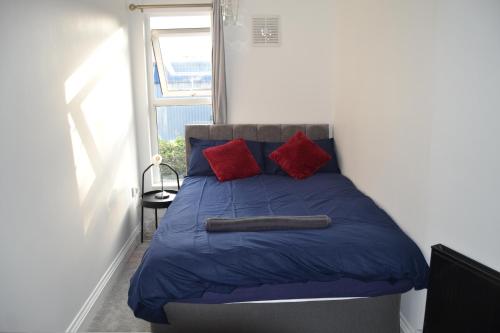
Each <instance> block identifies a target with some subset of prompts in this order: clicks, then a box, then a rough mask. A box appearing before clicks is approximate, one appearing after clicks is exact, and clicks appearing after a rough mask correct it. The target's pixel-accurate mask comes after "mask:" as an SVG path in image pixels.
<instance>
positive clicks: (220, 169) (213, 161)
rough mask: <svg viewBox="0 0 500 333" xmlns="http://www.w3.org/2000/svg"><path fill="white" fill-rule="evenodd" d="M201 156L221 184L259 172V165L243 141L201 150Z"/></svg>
mask: <svg viewBox="0 0 500 333" xmlns="http://www.w3.org/2000/svg"><path fill="white" fill-rule="evenodd" d="M203 155H204V156H205V158H206V159H207V161H208V164H210V167H211V168H212V170H213V172H214V173H215V176H216V177H217V179H218V180H219V181H221V182H223V181H226V180H232V179H238V178H246V177H251V176H255V175H258V174H259V173H260V172H261V170H260V167H259V164H257V161H256V160H255V158H254V157H253V155H252V152H250V149H248V146H247V144H246V143H245V140H243V139H236V140H231V141H229V142H228V143H225V144H223V145H219V146H215V147H210V148H206V149H204V150H203Z"/></svg>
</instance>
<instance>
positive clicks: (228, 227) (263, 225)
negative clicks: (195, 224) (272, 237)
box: [205, 215, 332, 232]
mask: <svg viewBox="0 0 500 333" xmlns="http://www.w3.org/2000/svg"><path fill="white" fill-rule="evenodd" d="M331 222H332V220H331V219H330V218H329V217H328V216H326V215H312V216H252V217H239V218H223V217H209V218H208V219H207V221H206V223H205V228H206V230H207V231H208V232H227V231H266V230H286V229H319V228H326V227H328V226H329V225H330V223H331Z"/></svg>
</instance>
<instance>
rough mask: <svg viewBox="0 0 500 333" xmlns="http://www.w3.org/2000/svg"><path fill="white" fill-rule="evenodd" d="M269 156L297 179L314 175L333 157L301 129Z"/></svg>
mask: <svg viewBox="0 0 500 333" xmlns="http://www.w3.org/2000/svg"><path fill="white" fill-rule="evenodd" d="M269 158H270V159H272V160H273V161H274V162H276V163H277V164H278V165H279V166H280V167H281V168H282V169H283V170H284V171H285V172H286V173H287V174H289V175H290V176H291V177H293V178H295V179H304V178H307V177H309V176H312V175H313V174H314V173H315V172H316V171H318V169H319V168H321V167H322V166H323V165H325V164H326V163H327V162H328V161H329V160H331V159H332V157H331V156H330V155H328V154H327V153H326V152H325V151H324V150H323V149H321V148H320V146H318V145H317V144H316V143H315V142H313V141H312V140H311V139H309V138H308V137H307V136H306V135H305V134H304V133H303V132H301V131H299V132H297V133H295V135H294V136H292V137H291V138H290V139H289V140H288V141H287V142H286V143H284V144H283V145H281V146H280V147H278V149H276V150H275V151H273V152H272V153H271V154H269Z"/></svg>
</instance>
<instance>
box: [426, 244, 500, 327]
mask: <svg viewBox="0 0 500 333" xmlns="http://www.w3.org/2000/svg"><path fill="white" fill-rule="evenodd" d="M498 255H499V256H500V253H499V254H498ZM447 332H453V333H460V332H464V333H465V332H467V333H469V332H470V333H476V332H477V333H490V332H491V333H493V332H495V333H498V332H500V273H499V272H497V271H495V270H493V269H491V268H489V267H486V266H484V265H482V264H480V263H478V262H477V261H474V260H472V259H470V258H467V257H466V256H464V255H462V254H460V253H458V252H455V251H453V250H451V249H449V248H447V247H446V246H444V245H441V244H439V245H434V246H433V247H432V255H431V272H430V280H429V287H428V291H427V303H426V307H425V322H424V333H447Z"/></svg>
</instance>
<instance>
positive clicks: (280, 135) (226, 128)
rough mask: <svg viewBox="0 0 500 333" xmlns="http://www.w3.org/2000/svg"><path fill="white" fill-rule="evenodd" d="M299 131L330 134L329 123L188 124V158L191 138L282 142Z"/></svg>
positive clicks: (315, 135) (316, 135) (321, 135)
mask: <svg viewBox="0 0 500 333" xmlns="http://www.w3.org/2000/svg"><path fill="white" fill-rule="evenodd" d="M297 131H303V132H304V133H306V135H307V136H308V137H310V138H311V139H313V140H319V139H328V137H329V134H330V130H329V125H328V124H294V125H284V124H275V125H266V124H262V125H250V124H234V125H186V160H187V163H189V155H190V153H191V145H190V144H189V138H196V139H206V140H231V139H236V138H243V139H245V140H252V141H268V142H281V141H286V140H288V139H289V138H290V137H291V136H292V135H294V134H295V132H297ZM188 166H189V165H188Z"/></svg>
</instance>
